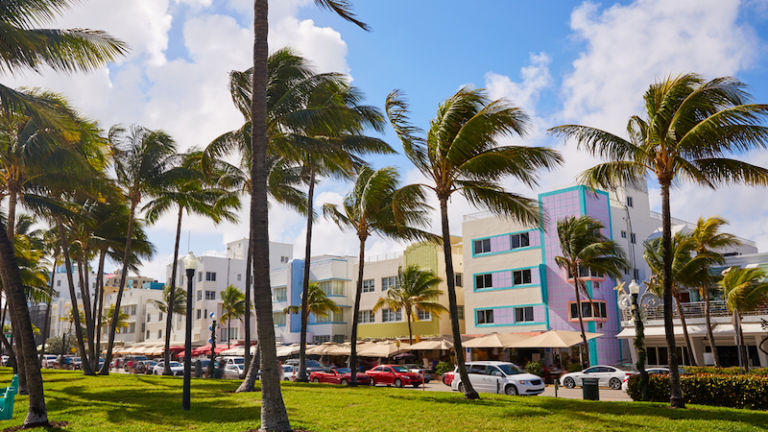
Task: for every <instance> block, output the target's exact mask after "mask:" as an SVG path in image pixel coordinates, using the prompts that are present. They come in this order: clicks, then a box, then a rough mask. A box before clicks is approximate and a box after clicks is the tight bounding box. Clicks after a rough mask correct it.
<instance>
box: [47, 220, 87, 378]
mask: <svg viewBox="0 0 768 432" xmlns="http://www.w3.org/2000/svg"><path fill="white" fill-rule="evenodd" d="M56 228H57V230H58V231H59V241H60V242H61V251H62V254H63V255H64V266H65V268H66V269H67V284H68V285H69V297H70V301H71V302H72V317H73V319H74V321H75V337H76V339H77V348H78V349H79V350H80V356H81V357H82V359H83V361H82V362H81V367H82V368H83V374H85V375H93V371H92V370H91V364H90V363H89V362H87V361H85V359H86V358H87V357H86V356H85V342H84V341H83V327H82V326H81V324H80V306H79V305H78V304H77V294H76V293H75V281H74V279H73V276H72V261H71V260H70V258H69V245H68V243H69V240H68V239H67V233H66V232H65V230H64V224H63V223H62V221H61V217H60V216H57V217H56Z"/></svg>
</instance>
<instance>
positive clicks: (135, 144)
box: [99, 126, 176, 375]
mask: <svg viewBox="0 0 768 432" xmlns="http://www.w3.org/2000/svg"><path fill="white" fill-rule="evenodd" d="M110 141H111V142H113V143H115V147H114V152H115V154H116V155H115V173H116V175H117V184H118V185H119V187H120V189H121V190H122V193H123V195H124V196H125V198H126V200H127V201H128V202H129V203H130V211H129V214H128V228H127V230H126V241H125V249H124V252H123V259H122V263H123V269H122V271H121V273H120V285H119V287H118V290H117V297H116V299H115V307H116V308H117V309H120V303H121V301H122V298H123V291H124V289H125V280H126V277H127V276H128V268H129V265H130V259H131V241H132V239H133V226H134V219H135V216H136V207H137V206H138V205H139V203H140V202H141V200H142V199H143V198H148V197H151V196H155V195H156V194H157V193H159V192H160V191H162V190H163V189H164V187H166V186H167V185H168V184H169V183H170V179H169V178H168V172H169V170H170V168H171V166H172V164H173V163H174V161H175V159H176V143H175V142H174V141H173V138H171V137H170V136H168V134H166V133H165V132H163V131H152V130H149V129H146V128H143V127H141V126H133V127H132V128H131V130H130V133H128V134H127V135H126V134H125V132H124V131H123V130H122V129H119V128H112V130H111V131H110ZM175 264H176V263H174V265H175ZM116 330H117V317H115V318H114V319H113V320H112V325H111V326H110V330H109V339H108V342H107V354H106V356H105V359H104V366H103V367H102V368H101V371H100V372H99V373H100V374H101V375H107V374H109V364H110V363H111V362H112V348H113V347H114V344H115V331H116Z"/></svg>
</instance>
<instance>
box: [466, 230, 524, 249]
mask: <svg viewBox="0 0 768 432" xmlns="http://www.w3.org/2000/svg"><path fill="white" fill-rule="evenodd" d="M502 237H504V236H499V240H500V241H501V242H502V243H503V244H502V245H499V246H498V250H494V247H493V242H492V241H491V239H490V238H487V239H479V240H475V241H473V242H472V251H473V253H474V254H475V255H480V254H486V253H491V252H502V251H507V250H514V249H520V248H524V247H528V246H530V245H531V238H530V233H527V232H524V233H519V234H511V235H509V237H508V238H502ZM507 240H508V241H509V243H507Z"/></svg>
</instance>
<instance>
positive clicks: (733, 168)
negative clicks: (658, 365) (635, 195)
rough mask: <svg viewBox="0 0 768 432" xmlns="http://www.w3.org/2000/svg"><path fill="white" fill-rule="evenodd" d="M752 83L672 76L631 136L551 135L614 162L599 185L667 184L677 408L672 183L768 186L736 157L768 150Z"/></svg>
mask: <svg viewBox="0 0 768 432" xmlns="http://www.w3.org/2000/svg"><path fill="white" fill-rule="evenodd" d="M749 99H750V96H749V94H748V93H747V92H746V90H745V85H744V84H743V83H741V82H739V81H737V80H735V79H733V78H729V77H723V78H715V79H713V80H711V81H704V79H702V78H701V77H700V76H699V75H696V74H685V75H677V76H670V77H668V78H667V79H665V80H663V81H661V82H658V83H654V84H652V85H651V86H650V87H649V88H648V90H647V91H646V92H645V95H644V96H643V100H644V102H645V113H644V117H641V116H637V115H635V116H632V117H630V119H629V122H628V124H627V135H628V139H625V138H622V137H619V136H617V135H614V134H612V133H610V132H606V131H604V130H601V129H597V128H593V127H589V126H581V125H563V126H557V127H554V128H552V129H550V133H552V134H554V135H557V136H562V137H566V138H572V139H575V140H576V142H577V144H578V146H579V148H583V149H586V150H587V151H589V152H590V153H592V154H594V155H599V156H601V157H603V158H605V159H607V160H608V161H607V162H604V163H601V164H598V165H596V166H594V167H592V168H590V169H588V170H587V171H585V172H584V173H583V175H582V181H584V182H585V183H586V184H588V185H590V186H594V187H601V188H611V187H616V186H618V185H623V184H627V183H631V182H643V181H645V178H646V176H647V175H654V176H655V177H656V180H657V181H658V183H659V186H660V189H661V213H662V239H663V240H662V242H663V248H664V251H665V253H664V269H663V270H664V271H663V280H662V282H663V284H664V289H663V293H664V299H663V301H664V331H665V333H666V341H667V356H668V363H669V370H670V376H669V377H670V379H669V382H670V398H669V401H670V406H672V407H674V408H683V407H685V403H684V402H683V394H682V390H681V388H680V374H679V371H678V358H677V349H676V347H675V333H674V322H673V316H672V303H673V301H672V283H673V280H672V219H671V218H672V215H671V211H670V207H669V204H670V188H671V187H672V185H673V184H675V182H680V181H683V180H687V181H692V182H694V183H696V184H700V185H704V186H708V187H710V188H716V187H717V186H718V185H720V184H723V183H745V184H750V185H766V184H768V169H765V168H762V167H758V166H755V165H752V164H750V163H748V162H743V161H740V160H737V159H730V158H728V155H729V154H730V153H731V152H733V151H746V150H749V149H751V148H754V147H758V148H765V147H766V144H767V143H768V128H766V127H765V126H763V125H762V120H763V118H764V117H765V116H766V115H768V105H761V104H748V103H747V102H748V101H749Z"/></svg>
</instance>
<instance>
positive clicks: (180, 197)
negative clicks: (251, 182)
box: [142, 151, 240, 375]
mask: <svg viewBox="0 0 768 432" xmlns="http://www.w3.org/2000/svg"><path fill="white" fill-rule="evenodd" d="M208 168H209V171H208V172H205V171H204V170H203V153H202V152H200V151H192V152H189V153H187V154H185V155H183V156H182V161H181V164H180V166H179V167H177V168H174V171H175V173H174V174H173V175H172V177H174V178H173V181H171V182H170V183H169V184H168V185H166V187H164V188H162V189H161V190H159V191H158V192H157V196H156V197H155V199H153V200H152V201H150V202H149V203H147V204H146V205H144V208H143V209H142V210H143V211H144V212H145V215H146V219H147V221H148V222H149V223H153V222H155V221H156V220H157V219H158V218H159V217H160V215H162V214H163V213H165V212H166V211H168V210H170V209H171V208H172V207H173V206H176V207H178V212H177V216H176V241H175V243H174V246H173V268H172V269H171V280H170V287H169V289H170V293H169V296H171V297H176V277H177V275H176V272H177V270H178V268H179V264H178V263H179V242H180V240H181V220H182V217H183V215H184V212H185V211H186V213H187V214H188V215H191V214H197V215H202V216H206V217H208V218H210V219H211V220H213V222H214V223H219V222H221V221H222V220H225V219H226V220H229V221H233V222H234V221H236V220H237V216H236V215H235V213H234V212H233V211H232V210H233V209H237V208H239V207H240V199H239V197H238V193H237V192H236V191H232V190H229V189H227V188H222V187H219V186H218V185H217V184H216V180H217V179H218V178H219V177H220V176H221V175H223V174H222V173H221V172H220V170H218V169H216V168H217V167H214V168H213V169H212V170H210V167H208ZM169 175H170V174H169ZM174 312H175V310H174V309H170V310H169V312H168V315H167V316H166V320H165V350H164V351H163V358H164V360H165V361H164V362H163V364H164V365H165V367H164V369H163V375H171V374H172V372H171V363H170V362H171V352H170V346H171V329H172V322H173V314H174Z"/></svg>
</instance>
